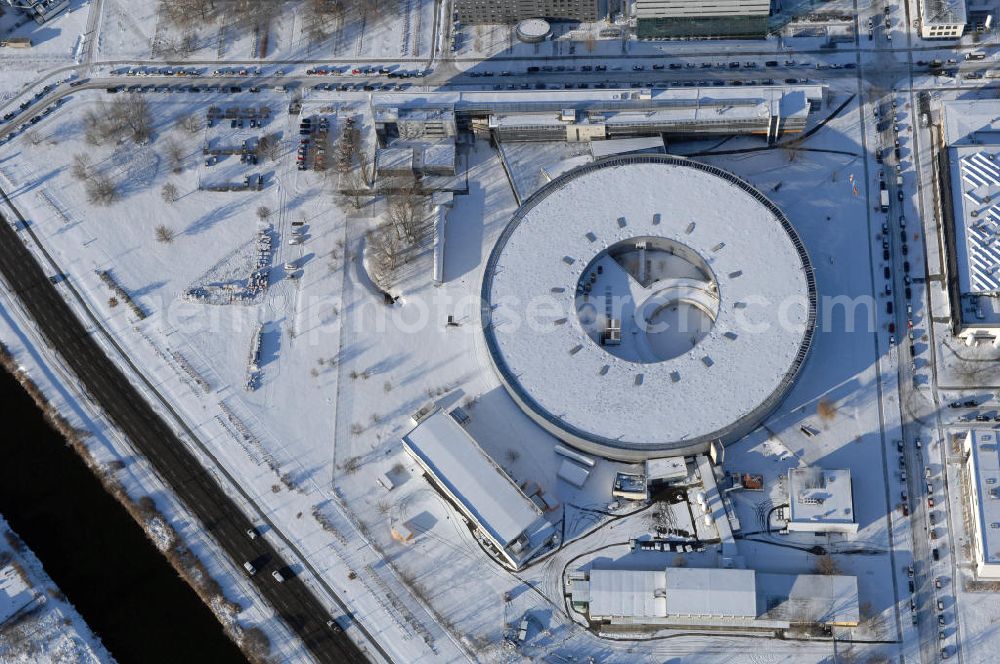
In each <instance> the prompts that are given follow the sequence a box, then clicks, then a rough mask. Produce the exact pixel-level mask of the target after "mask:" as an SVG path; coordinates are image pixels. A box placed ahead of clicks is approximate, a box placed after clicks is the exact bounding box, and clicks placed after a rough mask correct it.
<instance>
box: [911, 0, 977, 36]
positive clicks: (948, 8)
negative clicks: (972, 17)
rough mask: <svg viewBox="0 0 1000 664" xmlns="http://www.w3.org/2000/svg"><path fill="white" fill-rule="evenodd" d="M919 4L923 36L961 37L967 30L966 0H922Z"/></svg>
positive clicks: (921, 34) (921, 33)
mask: <svg viewBox="0 0 1000 664" xmlns="http://www.w3.org/2000/svg"><path fill="white" fill-rule="evenodd" d="M919 4H920V37H921V38H923V39H959V38H960V37H961V36H962V33H964V32H965V24H966V23H968V15H967V14H968V13H967V11H966V8H965V0H920V3H919Z"/></svg>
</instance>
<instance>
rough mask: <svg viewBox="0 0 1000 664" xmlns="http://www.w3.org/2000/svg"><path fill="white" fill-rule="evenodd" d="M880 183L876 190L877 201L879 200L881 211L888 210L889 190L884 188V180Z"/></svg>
mask: <svg viewBox="0 0 1000 664" xmlns="http://www.w3.org/2000/svg"><path fill="white" fill-rule="evenodd" d="M880 184H881V187H880V188H879V191H878V195H879V201H880V206H879V207H880V208H881V210H882V212H888V211H889V190H888V189H886V187H885V182H882V183H880Z"/></svg>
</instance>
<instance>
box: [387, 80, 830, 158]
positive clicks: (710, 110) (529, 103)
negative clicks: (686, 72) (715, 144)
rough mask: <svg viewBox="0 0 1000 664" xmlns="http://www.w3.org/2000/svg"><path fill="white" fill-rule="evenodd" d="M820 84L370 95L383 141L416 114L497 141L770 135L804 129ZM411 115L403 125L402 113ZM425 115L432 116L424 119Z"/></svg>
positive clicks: (415, 129)
mask: <svg viewBox="0 0 1000 664" xmlns="http://www.w3.org/2000/svg"><path fill="white" fill-rule="evenodd" d="M823 99H824V88H823V86H820V85H791V86H780V85H772V86H746V87H741V88H716V87H712V88H698V87H692V88H670V89H662V90H660V89H657V90H643V91H632V90H628V91H625V90H573V91H570V90H566V91H557V92H553V91H551V90H550V91H545V92H542V91H526V92H502V93H497V92H492V93H491V92H447V93H433V94H427V93H423V92H421V93H410V92H405V93H386V94H382V95H375V96H373V98H372V108H373V112H374V117H375V131H376V134H377V135H378V137H379V141H380V142H381V144H382V145H386V144H388V143H389V142H391V141H392V140H394V139H395V138H396V137H401V136H409V135H410V134H417V135H419V134H420V133H421V128H420V127H419V126H416V125H415V124H414V123H416V122H417V120H416V118H421V117H427V118H437V117H439V116H440V115H441V114H451V116H452V117H453V118H454V119H455V127H456V131H458V128H459V127H464V126H469V125H470V124H473V123H480V124H481V125H482V126H483V127H485V128H487V129H488V130H489V131H490V132H492V133H493V134H494V135H495V136H496V138H497V139H498V140H500V141H574V142H576V141H584V142H585V141H593V140H603V139H612V138H629V137H636V136H659V135H664V134H665V135H668V136H670V135H673V136H694V135H706V134H713V135H719V136H727V135H759V136H765V137H767V138H768V140H775V139H777V138H778V137H780V136H781V135H783V134H786V133H795V132H800V131H802V130H803V129H805V127H806V124H807V122H808V118H809V115H810V114H811V113H813V112H814V111H816V110H817V109H819V108H821V107H822V104H823ZM403 117H407V118H411V125H410V126H408V127H407V128H405V130H404V128H402V127H401V126H400V118H403ZM428 121H430V120H428Z"/></svg>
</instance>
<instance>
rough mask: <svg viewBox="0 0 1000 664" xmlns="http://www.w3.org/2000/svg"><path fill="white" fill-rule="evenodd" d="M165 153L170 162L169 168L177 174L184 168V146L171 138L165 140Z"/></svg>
mask: <svg viewBox="0 0 1000 664" xmlns="http://www.w3.org/2000/svg"><path fill="white" fill-rule="evenodd" d="M164 150H166V153H167V161H168V162H169V163H170V170H171V171H172V172H173V173H175V174H177V173H180V172H181V171H183V170H184V146H182V145H181V144H180V143H178V142H177V141H176V140H174V139H173V138H171V139H169V140H167V142H166V144H165V145H164Z"/></svg>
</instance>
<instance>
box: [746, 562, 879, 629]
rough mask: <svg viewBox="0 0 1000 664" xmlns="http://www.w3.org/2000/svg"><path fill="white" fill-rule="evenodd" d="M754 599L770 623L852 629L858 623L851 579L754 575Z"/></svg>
mask: <svg viewBox="0 0 1000 664" xmlns="http://www.w3.org/2000/svg"><path fill="white" fill-rule="evenodd" d="M757 595H758V598H759V601H760V606H761V608H762V609H763V610H764V611H766V616H767V617H768V618H770V619H771V620H786V621H788V622H789V623H791V624H793V625H794V624H801V623H819V624H822V625H832V626H836V627H854V626H856V625H857V624H858V622H860V619H861V616H860V609H859V603H858V578H857V577H855V576H838V575H826V574H822V575H821V574H796V575H792V574H760V573H758V574H757Z"/></svg>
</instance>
